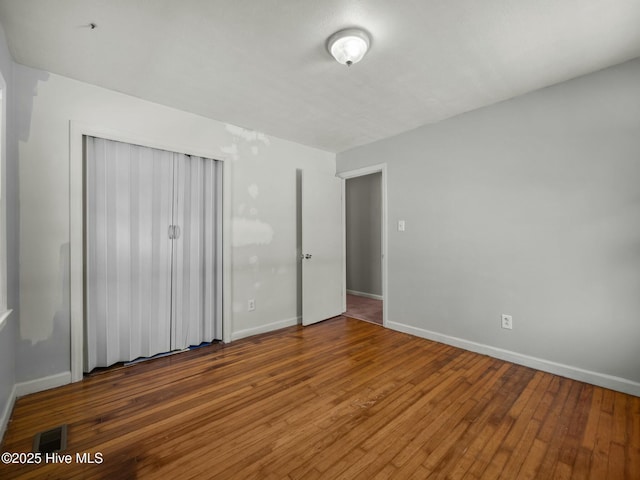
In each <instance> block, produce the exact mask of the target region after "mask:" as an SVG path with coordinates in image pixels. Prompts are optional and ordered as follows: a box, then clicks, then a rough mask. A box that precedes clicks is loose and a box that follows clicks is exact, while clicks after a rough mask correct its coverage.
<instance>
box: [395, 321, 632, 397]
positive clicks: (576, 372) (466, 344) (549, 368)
mask: <svg viewBox="0 0 640 480" xmlns="http://www.w3.org/2000/svg"><path fill="white" fill-rule="evenodd" d="M387 327H388V328H391V329H393V330H397V331H399V332H404V333H408V334H410V335H415V336H416V337H421V338H426V339H427V340H433V341H435V342H440V343H445V344H447V345H452V346H454V347H459V348H463V349H465V350H469V351H472V352H476V353H482V354H484V355H489V356H490V357H494V358H499V359H500V360H506V361H508V362H512V363H517V364H518V365H524V366H525V367H530V368H535V369H536V370H542V371H543V372H548V373H553V374H554V375H559V376H561V377H566V378H571V379H573V380H578V381H581V382H586V383H591V384H593V385H597V386H599V387H604V388H609V389H611V390H616V391H619V392H623V393H628V394H630V395H635V396H636V397H640V383H638V382H634V381H632V380H627V379H626V378H621V377H615V376H613V375H607V374H606V373H598V372H593V371H590V370H584V369H582V368H578V367H572V366H570V365H564V364H562V363H556V362H552V361H549V360H544V359H542V358H537V357H530V356H529V355H523V354H521V353H517V352H512V351H510V350H504V349H502V348H497V347H492V346H490V345H485V344H482V343H476V342H472V341H469V340H464V339H462V338H458V337H452V336H449V335H443V334H441V333H436V332H432V331H430V330H424V329H422V328H418V327H413V326H411V325H405V324H403V323H398V322H387Z"/></svg>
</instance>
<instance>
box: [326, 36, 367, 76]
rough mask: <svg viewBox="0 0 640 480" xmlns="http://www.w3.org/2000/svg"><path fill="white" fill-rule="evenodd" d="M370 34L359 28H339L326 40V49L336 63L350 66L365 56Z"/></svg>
mask: <svg viewBox="0 0 640 480" xmlns="http://www.w3.org/2000/svg"><path fill="white" fill-rule="evenodd" d="M370 46H371V36H370V35H369V34H368V33H367V32H365V31H364V30H362V29H361V28H347V29H344V30H340V31H338V32H336V33H334V34H333V35H331V36H330V37H329V39H328V40H327V50H328V52H329V53H330V54H331V56H332V57H333V58H335V59H336V61H337V62H338V63H341V64H342V65H346V66H348V67H350V66H351V65H353V64H354V63H358V62H359V61H360V60H362V58H363V57H364V56H365V54H366V53H367V51H368V50H369V47H370Z"/></svg>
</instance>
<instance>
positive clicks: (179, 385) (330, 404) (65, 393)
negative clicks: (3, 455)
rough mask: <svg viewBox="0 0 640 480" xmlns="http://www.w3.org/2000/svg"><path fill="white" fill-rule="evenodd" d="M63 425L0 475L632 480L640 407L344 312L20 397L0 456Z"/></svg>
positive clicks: (636, 474) (639, 447) (638, 463)
mask: <svg viewBox="0 0 640 480" xmlns="http://www.w3.org/2000/svg"><path fill="white" fill-rule="evenodd" d="M63 423H67V424H68V425H69V436H68V448H67V450H66V452H63V453H70V454H72V455H73V456H74V458H73V462H72V464H70V465H66V464H52V463H49V464H44V462H43V464H41V465H22V466H20V465H2V464H0V478H3V479H8V478H25V479H31V478H33V479H36V478H37V479H40V478H64V479H80V478H83V479H84V478H94V479H103V478H105V479H106V478H109V479H168V478H181V479H191V478H193V479H196V478H198V479H202V478H215V479H247V478H259V479H286V478H290V479H307V480H308V479H317V478H321V479H367V480H369V479H386V478H392V479H408V478H416V479H427V478H450V479H454V478H456V479H481V478H486V479H496V478H505V479H510V480H511V479H516V478H523V479H525V478H529V479H534V478H535V479H547V478H548V479H565V478H576V479H577V478H580V479H589V478H590V479H597V480H604V479H612V480H613V479H615V480H618V479H625V478H627V479H638V478H640V398H638V397H634V396H630V395H624V394H622V393H617V392H613V391H611V390H606V389H603V388H599V387H595V386H592V385H588V384H584V383H580V382H576V381H573V380H568V379H565V378H561V377H558V376H555V375H551V374H547V373H543V372H538V371H535V370H532V369H529V368H525V367H522V366H517V365H513V364H510V363H507V362H503V361H500V360H496V359H492V358H490V357H486V356H482V355H478V354H475V353H470V352H466V351H464V350H460V349H457V348H453V347H450V346H447V345H442V344H438V343H435V342H430V341H427V340H424V339H420V338H416V337H412V336H409V335H405V334H402V333H398V332H394V331H392V330H386V329H384V328H382V327H380V326H377V325H374V324H371V323H367V322H361V321H358V320H353V319H348V318H345V317H337V318H335V319H332V320H329V321H326V322H322V323H320V324H316V325H313V326H310V327H305V328H302V327H291V328H287V329H283V330H280V331H277V332H272V333H269V334H265V335H260V336H257V337H252V338H249V339H244V340H240V341H237V342H234V343H232V344H230V345H227V346H212V347H206V348H202V349H199V350H194V351H192V352H187V353H184V354H180V355H174V356H170V357H165V358H161V359H157V360H153V361H149V362H145V363H142V364H138V365H135V366H132V367H127V368H120V369H117V370H113V371H108V372H105V373H101V374H98V375H94V376H91V377H90V378H86V379H85V380H84V381H82V382H80V383H77V384H72V385H67V386H64V387H60V388H57V389H53V390H49V391H46V392H41V393H37V394H34V395H29V396H27V397H23V398H21V399H19V400H18V401H17V402H16V406H15V409H14V412H13V416H12V420H11V422H10V424H9V428H8V431H7V433H6V435H5V439H4V443H3V445H2V451H3V452H4V451H9V452H28V451H30V449H31V443H32V438H33V436H34V434H35V433H36V432H38V431H40V430H43V429H47V428H50V427H54V426H57V425H59V424H63ZM85 452H90V453H93V454H95V453H98V452H99V453H101V454H102V456H103V462H102V463H101V464H80V463H77V462H76V459H75V455H76V453H85Z"/></svg>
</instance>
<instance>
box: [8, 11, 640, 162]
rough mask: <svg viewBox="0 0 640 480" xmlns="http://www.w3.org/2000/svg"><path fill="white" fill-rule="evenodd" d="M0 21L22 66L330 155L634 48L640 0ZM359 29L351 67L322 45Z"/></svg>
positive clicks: (591, 67) (21, 14) (46, 15)
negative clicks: (361, 34) (360, 50)
mask: <svg viewBox="0 0 640 480" xmlns="http://www.w3.org/2000/svg"><path fill="white" fill-rule="evenodd" d="M0 20H1V22H2V24H3V26H4V29H5V32H6V35H7V37H8V43H9V48H10V49H11V53H12V55H13V57H14V59H15V61H16V62H18V63H21V64H24V65H28V66H32V67H36V68H39V69H43V70H47V71H49V72H53V73H57V74H60V75H64V76H67V77H71V78H75V79H78V80H82V81H84V82H88V83H92V84H95V85H100V86H103V87H106V88H109V89H112V90H117V91H120V92H124V93H127V94H130V95H134V96H136V97H140V98H144V99H147V100H151V101H153V102H157V103H161V104H164V105H169V106H172V107H175V108H179V109H181V110H186V111H189V112H194V113H197V114H200V115H203V116H205V117H210V118H213V119H216V120H220V121H223V122H227V123H233V124H236V125H239V126H243V127H246V128H251V129H255V130H258V131H262V132H265V133H267V134H270V135H274V136H278V137H281V138H285V139H289V140H293V141H295V142H298V143H302V144H305V145H310V146H315V147H319V148H321V149H324V150H328V151H333V152H339V151H343V150H346V149H349V148H352V147H355V146H358V145H363V144H366V143H369V142H372V141H375V140H378V139H381V138H385V137H389V136H392V135H395V134H397V133H400V132H403V131H406V130H409V129H412V128H415V127H418V126H421V125H424V124H428V123H433V122H437V121H440V120H443V119H445V118H448V117H451V116H454V115H457V114H460V113H462V112H466V111H469V110H473V109H476V108H479V107H482V106H485V105H489V104H492V103H495V102H498V101H501V100H504V99H507V98H511V97H514V96H517V95H520V94H523V93H526V92H529V91H532V90H535V89H538V88H541V87H545V86H547V85H551V84H554V83H558V82H561V81H564V80H568V79H570V78H574V77H577V76H580V75H583V74H585V73H589V72H593V71H596V70H599V69H602V68H606V67H608V66H611V65H615V64H617V63H621V62H624V61H626V60H629V59H632V58H636V57H639V56H640V0H482V1H481V0H396V1H392V0H108V1H107V0H0ZM90 22H94V23H95V24H97V28H96V29H95V30H91V29H90V28H89V27H88V24H89V23H90ZM352 26H361V27H364V28H365V29H367V30H368V31H369V32H370V33H371V36H372V39H373V40H372V48H371V51H370V52H369V54H368V55H367V56H366V57H365V59H364V60H363V61H362V62H361V63H359V64H357V65H355V66H352V67H350V68H349V67H345V66H342V65H339V64H338V63H336V62H335V61H334V60H332V58H331V57H330V56H329V55H328V53H327V52H326V49H325V42H326V39H327V37H329V36H330V35H331V34H332V33H334V32H335V31H336V30H339V29H342V28H346V27H352Z"/></svg>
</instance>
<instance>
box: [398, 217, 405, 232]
mask: <svg viewBox="0 0 640 480" xmlns="http://www.w3.org/2000/svg"><path fill="white" fill-rule="evenodd" d="M404 228H405V223H404V220H398V231H399V232H404Z"/></svg>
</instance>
